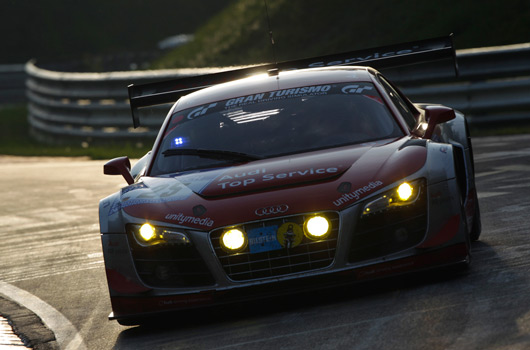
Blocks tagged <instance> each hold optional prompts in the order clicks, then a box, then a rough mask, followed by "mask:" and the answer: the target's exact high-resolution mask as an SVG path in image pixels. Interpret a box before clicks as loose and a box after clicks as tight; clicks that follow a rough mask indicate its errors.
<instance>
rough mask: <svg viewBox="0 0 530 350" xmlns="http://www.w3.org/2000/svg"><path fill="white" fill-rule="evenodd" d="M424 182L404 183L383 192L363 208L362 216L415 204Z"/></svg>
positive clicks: (421, 180)
mask: <svg viewBox="0 0 530 350" xmlns="http://www.w3.org/2000/svg"><path fill="white" fill-rule="evenodd" d="M424 183H425V180H423V179H420V180H416V181H413V182H411V183H407V182H404V183H402V184H401V185H399V186H398V187H396V188H394V189H392V190H390V191H388V192H385V193H383V194H381V195H379V196H377V197H375V198H374V199H372V200H370V201H369V202H368V203H367V204H366V205H365V206H364V208H363V213H362V215H369V214H375V213H378V212H381V211H384V210H387V209H390V208H393V207H401V206H406V205H410V204H413V203H415V202H416V200H417V199H418V197H419V195H420V193H421V191H422V186H423V184H424Z"/></svg>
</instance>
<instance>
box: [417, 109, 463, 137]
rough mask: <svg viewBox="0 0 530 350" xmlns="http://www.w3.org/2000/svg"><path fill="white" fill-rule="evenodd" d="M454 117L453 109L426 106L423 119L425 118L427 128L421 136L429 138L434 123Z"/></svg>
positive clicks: (434, 125) (443, 121)
mask: <svg viewBox="0 0 530 350" xmlns="http://www.w3.org/2000/svg"><path fill="white" fill-rule="evenodd" d="M455 118H456V114H455V111H454V109H452V108H449V107H445V106H428V107H426V108H425V119H426V120H427V130H425V134H424V135H423V138H426V139H430V138H431V137H432V135H433V133H434V129H435V127H436V125H438V124H441V123H445V122H448V121H450V120H453V119H455Z"/></svg>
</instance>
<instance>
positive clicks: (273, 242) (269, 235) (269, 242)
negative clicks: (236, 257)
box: [247, 225, 282, 254]
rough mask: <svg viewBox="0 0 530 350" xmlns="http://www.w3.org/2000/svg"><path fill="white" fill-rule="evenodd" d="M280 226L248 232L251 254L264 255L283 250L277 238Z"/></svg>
mask: <svg viewBox="0 0 530 350" xmlns="http://www.w3.org/2000/svg"><path fill="white" fill-rule="evenodd" d="M277 230H278V226H277V225H274V226H266V227H259V228H255V229H251V230H248V231H247V235H248V246H249V249H250V253H252V254H255V253H262V252H268V251H271V250H278V249H282V246H281V245H280V243H279V242H278V239H277V238H276V231H277Z"/></svg>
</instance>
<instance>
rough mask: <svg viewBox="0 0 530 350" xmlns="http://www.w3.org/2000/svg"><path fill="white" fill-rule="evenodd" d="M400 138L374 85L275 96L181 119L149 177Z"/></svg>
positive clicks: (197, 110)
mask: <svg viewBox="0 0 530 350" xmlns="http://www.w3.org/2000/svg"><path fill="white" fill-rule="evenodd" d="M400 136H403V132H402V131H401V129H400V128H399V127H398V125H397V123H396V121H395V119H394V118H393V116H392V115H391V113H390V112H389V110H388V108H387V106H386V105H385V103H384V102H383V100H382V99H381V96H380V95H379V94H378V92H377V90H376V88H375V87H374V85H373V84H371V83H349V84H328V85H314V86H302V87H298V88H293V89H283V90H275V91H269V92H265V93H258V94H253V95H247V96H240V97H235V98H231V99H228V100H224V101H217V102H212V103H207V104H205V105H202V106H197V107H194V108H190V109H186V110H177V111H175V112H174V114H173V115H172V116H171V120H170V122H169V124H168V126H167V130H166V131H165V134H164V137H163V139H162V141H161V145H160V147H159V149H158V154H157V155H156V157H155V160H154V163H153V167H152V169H151V175H160V174H168V173H177V172H182V171H189V170H196V169H205V168H211V167H218V166H226V165H229V164H236V163H241V162H249V161H252V160H256V159H262V158H271V157H276V156H281V155H286V154H294V153H301V152H308V151H314V150H319V149H324V148H332V147H338V146H344V145H349V144H358V143H365V142H370V141H376V140H381V139H388V138H396V137H400Z"/></svg>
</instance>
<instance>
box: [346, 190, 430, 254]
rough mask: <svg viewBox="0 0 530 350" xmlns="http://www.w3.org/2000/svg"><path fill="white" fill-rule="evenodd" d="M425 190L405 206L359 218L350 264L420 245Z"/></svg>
mask: <svg viewBox="0 0 530 350" xmlns="http://www.w3.org/2000/svg"><path fill="white" fill-rule="evenodd" d="M426 198H427V191H426V190H425V189H424V188H422V192H421V194H420V197H419V198H418V200H417V201H416V202H415V203H414V204H412V205H410V206H407V207H402V208H395V209H391V210H387V211H385V212H382V213H379V214H374V215H368V216H364V217H363V216H361V217H360V218H359V220H358V224H357V227H356V228H355V230H354V232H353V237H352V243H351V247H350V254H349V261H350V262H359V261H363V260H368V259H374V258H379V257H383V256H385V255H388V254H392V253H396V252H399V251H402V250H405V249H408V248H411V247H414V246H416V245H418V244H420V243H421V242H422V241H423V239H424V237H425V233H426V230H427V200H426Z"/></svg>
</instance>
